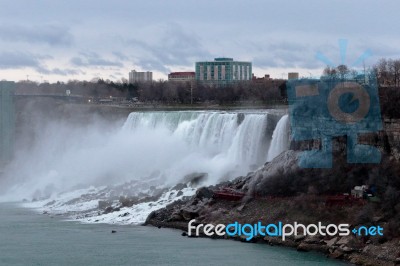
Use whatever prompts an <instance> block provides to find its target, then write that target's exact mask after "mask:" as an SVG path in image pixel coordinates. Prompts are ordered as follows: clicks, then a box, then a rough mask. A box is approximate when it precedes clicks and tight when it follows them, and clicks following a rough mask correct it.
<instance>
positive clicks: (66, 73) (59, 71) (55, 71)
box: [36, 66, 85, 76]
mask: <svg viewBox="0 0 400 266" xmlns="http://www.w3.org/2000/svg"><path fill="white" fill-rule="evenodd" d="M36 71H37V72H39V73H41V74H45V75H60V76H70V75H79V74H85V72H83V71H80V70H76V69H69V68H66V69H60V68H52V69H47V68H46V67H43V66H38V67H37V68H36Z"/></svg>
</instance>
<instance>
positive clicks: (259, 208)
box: [144, 151, 400, 265]
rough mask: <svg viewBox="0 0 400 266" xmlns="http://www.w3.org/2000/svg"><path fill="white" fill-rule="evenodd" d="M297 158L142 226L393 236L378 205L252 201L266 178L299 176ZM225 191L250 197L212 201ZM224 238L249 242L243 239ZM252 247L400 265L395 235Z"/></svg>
mask: <svg viewBox="0 0 400 266" xmlns="http://www.w3.org/2000/svg"><path fill="white" fill-rule="evenodd" d="M296 158H297V152H295V151H288V152H285V153H283V154H281V155H280V156H278V157H277V158H276V159H274V161H273V162H271V163H269V164H266V165H265V166H264V167H262V168H260V169H258V170H257V171H255V172H252V173H249V174H248V175H247V176H245V177H239V178H236V179H235V180H233V181H231V182H224V183H221V184H218V185H216V186H210V187H202V188H199V189H198V190H197V192H196V194H195V195H194V196H193V197H186V198H183V199H181V200H178V201H176V202H173V203H172V204H170V205H168V206H167V207H166V208H163V209H160V210H157V211H154V212H152V213H151V214H150V215H149V216H148V218H147V220H146V222H145V224H144V225H152V226H156V227H159V228H162V227H166V228H175V229H179V230H182V231H183V233H182V235H184V236H186V235H187V233H186V231H187V229H188V227H187V226H188V222H189V221H190V220H192V219H195V220H196V223H203V224H206V223H209V224H214V225H215V224H220V223H221V224H229V223H232V222H235V221H238V222H239V223H250V224H252V223H257V222H258V221H262V222H263V223H264V222H267V223H277V222H278V221H282V222H283V223H294V222H295V221H296V222H301V223H303V224H310V223H317V221H321V222H322V223H323V224H328V223H335V224H338V223H347V224H350V225H351V226H352V227H353V226H358V225H380V226H382V227H383V228H384V229H385V232H391V231H390V230H391V229H390V224H391V222H392V221H391V220H390V217H388V216H387V215H385V213H384V212H383V211H382V210H381V206H380V205H377V204H374V203H369V202H366V201H365V202H361V203H353V204H346V205H343V206H335V205H334V206H327V204H326V196H325V195H321V194H318V193H315V192H314V193H313V192H312V191H311V192H309V193H298V194H296V195H294V196H274V197H272V196H271V197H266V196H263V197H261V196H258V197H256V196H254V195H260V192H261V191H262V190H263V189H262V188H263V186H266V185H268V182H266V180H265V179H266V178H267V177H268V180H273V179H274V175H279V176H280V177H279V179H280V180H285V179H286V178H289V176H290V175H291V174H293V173H296V174H300V172H299V171H300V170H299V169H298V168H297V167H296V164H295V162H296V160H297V159H296ZM279 169H280V170H279ZM308 174H310V173H308ZM271 182H272V181H271ZM227 187H228V188H231V189H235V190H236V191H242V192H244V193H246V196H244V197H243V198H242V199H241V200H227V199H221V198H216V197H215V196H214V193H215V191H218V190H219V189H221V188H227ZM255 193H256V194H255ZM250 195H253V196H250ZM202 236H203V237H204V236H205V235H202ZM224 238H227V239H233V240H239V241H242V242H248V241H246V240H245V238H244V236H241V237H227V236H225V237H224ZM251 242H257V243H265V244H268V245H280V246H287V247H291V248H296V249H297V250H298V251H299V252H307V251H318V252H321V253H324V254H326V255H327V256H329V257H331V258H334V259H339V260H344V261H348V262H350V263H353V264H356V265H398V264H400V238H399V237H398V236H397V235H393V236H392V235H388V234H385V235H384V236H380V237H378V236H371V237H365V236H364V237H360V236H355V235H353V234H351V235H348V236H343V237H340V236H333V237H330V236H325V237H324V236H320V235H316V236H302V235H299V236H295V237H289V238H288V239H287V240H285V241H282V240H281V239H280V238H278V237H270V236H266V237H260V236H256V237H254V238H253V239H252V240H251Z"/></svg>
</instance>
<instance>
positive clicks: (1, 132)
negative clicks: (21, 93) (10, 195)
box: [0, 81, 15, 168]
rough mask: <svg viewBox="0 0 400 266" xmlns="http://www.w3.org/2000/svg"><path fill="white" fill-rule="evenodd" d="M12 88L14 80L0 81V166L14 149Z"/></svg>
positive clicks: (10, 155)
mask: <svg viewBox="0 0 400 266" xmlns="http://www.w3.org/2000/svg"><path fill="white" fill-rule="evenodd" d="M14 88H15V83H14V82H11V81H0V110H1V111H0V168H1V166H2V165H3V164H5V163H7V162H8V161H10V160H11V157H12V154H13V151H14V128H15V114H14V113H15V110H14Z"/></svg>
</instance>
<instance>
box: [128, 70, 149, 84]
mask: <svg viewBox="0 0 400 266" xmlns="http://www.w3.org/2000/svg"><path fill="white" fill-rule="evenodd" d="M152 80H153V72H150V71H146V72H138V71H136V70H132V71H131V72H129V83H135V82H147V81H152Z"/></svg>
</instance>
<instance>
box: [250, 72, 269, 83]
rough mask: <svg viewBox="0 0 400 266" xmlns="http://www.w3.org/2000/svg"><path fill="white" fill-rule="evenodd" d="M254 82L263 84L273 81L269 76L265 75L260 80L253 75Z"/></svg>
mask: <svg viewBox="0 0 400 266" xmlns="http://www.w3.org/2000/svg"><path fill="white" fill-rule="evenodd" d="M252 80H253V82H260V83H261V82H264V81H268V80H272V78H271V77H270V75H269V74H265V75H264V77H261V78H258V77H256V76H255V75H254V74H253V76H252Z"/></svg>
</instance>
